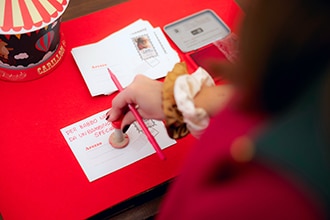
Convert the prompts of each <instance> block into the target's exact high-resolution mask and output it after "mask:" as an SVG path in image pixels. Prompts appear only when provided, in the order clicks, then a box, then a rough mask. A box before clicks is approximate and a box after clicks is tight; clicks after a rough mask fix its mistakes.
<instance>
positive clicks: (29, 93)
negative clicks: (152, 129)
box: [0, 0, 241, 220]
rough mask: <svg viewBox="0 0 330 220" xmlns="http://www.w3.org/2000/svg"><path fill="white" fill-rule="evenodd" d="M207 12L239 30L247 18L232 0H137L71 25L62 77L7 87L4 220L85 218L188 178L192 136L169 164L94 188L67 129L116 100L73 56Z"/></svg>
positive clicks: (134, 169)
mask: <svg viewBox="0 0 330 220" xmlns="http://www.w3.org/2000/svg"><path fill="white" fill-rule="evenodd" d="M204 9H212V10H214V11H215V12H216V13H217V14H218V15H219V16H220V17H221V18H222V19H223V20H224V22H225V23H226V24H227V25H228V26H229V27H230V28H231V29H232V30H233V29H235V27H237V25H238V24H239V19H238V18H240V15H241V11H240V9H239V8H238V6H237V5H236V4H235V3H234V2H233V1H232V0H208V1H203V0H186V1H177V0H166V1H165V0H159V1H148V0H131V1H128V2H125V3H122V4H119V5H117V6H114V7H110V8H107V9H104V10H102V11H99V12H97V13H93V14H90V15H87V16H84V17H81V18H77V19H75V20H71V21H68V22H63V23H62V24H61V25H62V26H61V29H62V32H63V33H64V36H65V40H66V43H67V47H66V55H65V57H64V60H63V61H62V64H61V65H59V66H58V67H57V68H56V70H55V71H54V72H52V73H50V74H49V75H47V76H45V77H43V78H40V79H37V80H34V81H30V82H21V83H12V82H5V81H0V94H1V102H2V107H1V109H0V117H1V122H0V125H1V128H0V129H1V133H0V167H1V169H0V213H1V215H2V217H3V218H4V219H5V220H8V219H84V218H87V217H89V216H92V215H94V214H96V213H98V212H100V211H102V210H105V209H107V208H109V207H111V206H113V205H116V204H118V203H120V202H123V201H125V200H127V199H129V198H131V197H133V196H135V195H137V194H139V193H142V192H144V191H146V190H148V189H150V188H153V187H155V186H157V185H159V184H161V183H163V182H164V181H167V180H169V179H171V178H173V177H175V176H176V175H177V174H178V173H179V172H180V167H181V165H182V163H183V162H184V159H185V157H186V156H187V154H188V153H189V150H190V148H191V147H192V146H193V144H194V142H195V139H194V138H192V137H191V136H188V137H186V138H184V139H182V140H179V141H178V143H177V144H176V145H174V146H172V147H170V148H167V149H166V150H164V153H165V155H166V157H167V160H166V161H162V160H160V159H159V158H158V156H157V155H156V154H153V155H151V156H149V157H147V158H145V159H142V160H140V161H138V162H136V163H134V164H132V165H130V166H127V167H125V168H123V169H120V170H118V171H116V172H114V173H112V174H109V175H106V176H105V177H102V178H100V179H98V180H96V181H94V182H89V181H88V179H87V178H86V176H85V174H84V172H83V170H82V168H81V167H80V165H79V164H78V162H77V160H76V158H75V156H74V155H73V153H72V151H71V149H70V147H69V146H68V144H67V143H66V141H65V140H64V138H63V136H62V134H61V132H60V129H61V128H63V127H65V126H67V125H70V124H72V123H74V122H77V121H79V120H82V119H84V118H86V117H88V116H91V115H93V114H95V113H98V112H100V111H102V110H105V109H108V108H110V107H111V99H112V98H113V95H111V96H99V97H94V98H93V97H91V95H90V94H89V91H88V89H87V87H86V85H85V82H84V80H83V78H82V76H81V75H80V72H79V70H78V68H77V66H76V64H75V62H74V60H73V57H72V56H71V53H70V51H71V49H72V48H73V47H76V46H80V45H84V44H89V43H92V42H96V41H98V40H101V39H102V38H104V37H106V36H107V35H109V34H111V33H113V32H114V31H117V30H119V29H121V28H123V27H125V26H126V25H128V24H130V23H132V22H134V21H135V20H137V19H139V18H142V19H145V20H149V21H150V22H151V24H152V25H153V26H154V27H156V26H159V27H164V25H166V24H168V23H170V22H173V21H175V20H177V19H179V18H182V17H185V16H188V15H190V14H193V13H196V12H198V11H200V10H204ZM172 45H173V44H172ZM173 47H174V48H175V49H176V50H177V51H178V52H179V49H177V48H176V47H175V46H174V45H173ZM109 53H111V51H109ZM181 55H182V54H181Z"/></svg>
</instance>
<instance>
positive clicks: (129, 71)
mask: <svg viewBox="0 0 330 220" xmlns="http://www.w3.org/2000/svg"><path fill="white" fill-rule="evenodd" d="M138 39H145V42H147V43H148V44H145V45H146V47H145V48H142V47H139V45H141V44H138V42H139V41H138ZM71 53H72V55H73V57H74V59H75V61H76V63H77V65H78V67H79V70H80V72H81V74H82V76H83V78H84V80H85V82H86V84H87V87H88V89H89V91H90V93H91V95H92V96H97V95H108V94H110V93H113V92H115V91H117V88H116V86H115V85H114V83H113V82H112V80H111V78H110V76H109V73H108V71H107V68H110V69H111V71H112V72H113V73H114V74H115V75H116V76H117V78H118V80H119V81H120V83H121V84H122V86H123V87H126V86H127V85H128V84H130V83H131V82H132V81H133V79H134V77H135V75H137V74H143V75H146V76H148V77H150V78H152V79H158V78H161V77H164V76H166V75H167V73H168V71H171V70H172V69H173V67H174V65H175V63H177V62H179V61H180V58H179V55H178V54H177V52H176V51H175V50H174V49H172V48H171V46H170V45H169V43H168V41H167V39H166V37H165V35H164V34H163V32H162V30H161V29H160V28H159V27H157V28H153V27H152V26H151V24H150V23H149V22H148V21H144V20H141V19H139V20H137V21H136V22H134V23H132V24H130V25H128V26H126V27H125V28H123V29H122V30H120V31H118V32H115V33H113V34H112V35H109V36H108V37H106V38H104V39H103V40H101V41H99V42H97V43H94V44H89V45H84V46H80V47H76V48H73V49H72V51H71Z"/></svg>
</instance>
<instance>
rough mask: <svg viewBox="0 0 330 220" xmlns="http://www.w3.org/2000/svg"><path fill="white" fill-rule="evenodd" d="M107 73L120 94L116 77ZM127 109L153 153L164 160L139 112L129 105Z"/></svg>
mask: <svg viewBox="0 0 330 220" xmlns="http://www.w3.org/2000/svg"><path fill="white" fill-rule="evenodd" d="M108 72H109V74H110V77H111V79H112V81H113V83H114V84H115V85H116V87H117V89H118V90H119V92H121V91H122V90H123V87H122V86H121V84H120V82H119V81H118V79H117V77H116V76H115V74H114V73H113V72H112V71H111V70H110V69H109V68H108ZM128 107H129V109H130V110H131V112H132V114H133V115H134V117H135V119H136V121H137V122H138V123H139V125H140V126H141V128H142V130H143V131H144V133H145V135H146V136H147V138H148V140H149V142H150V143H151V145H152V146H153V148H154V149H155V151H156V153H157V154H158V156H159V158H160V159H161V160H165V155H164V154H163V152H162V150H161V148H160V147H159V145H158V143H157V141H156V140H155V138H154V136H153V135H152V134H151V133H150V131H149V129H148V127H147V126H146V124H145V123H144V122H143V119H142V117H141V115H140V114H139V112H138V111H137V110H136V108H134V106H132V105H131V104H128Z"/></svg>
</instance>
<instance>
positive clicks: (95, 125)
mask: <svg viewBox="0 0 330 220" xmlns="http://www.w3.org/2000/svg"><path fill="white" fill-rule="evenodd" d="M107 111H108V110H105V111H102V112H99V113H97V114H95V115H92V116H90V117H88V118H85V119H83V120H81V121H78V122H76V123H74V124H71V125H69V126H66V127H64V128H62V129H61V133H62V135H63V136H64V138H65V140H66V141H67V143H68V145H69V147H70V148H71V150H72V152H73V154H74V155H75V157H76V159H77V160H78V162H79V164H80V166H81V168H82V169H83V171H84V173H85V175H86V176H87V178H88V180H89V181H90V182H91V181H94V180H96V179H98V178H101V177H103V176H105V175H107V174H110V173H112V172H114V171H116V170H119V169H121V168H123V167H125V166H128V165H130V164H132V163H134V162H136V161H138V160H140V159H142V158H145V157H147V156H149V155H151V154H153V153H155V150H154V149H153V147H152V145H151V144H150V143H149V141H148V139H147V137H146V136H145V134H144V133H143V131H142V129H141V128H140V126H139V125H138V123H136V122H134V123H133V124H132V125H131V126H130V128H129V129H128V131H127V132H126V133H127V134H128V136H129V144H128V145H127V146H126V147H125V148H123V149H115V148H113V147H112V146H111V145H110V144H109V142H108V139H109V136H110V134H111V133H112V132H113V131H114V128H113V127H112V125H111V123H110V122H108V121H106V120H105V117H106V112H107ZM145 123H146V125H147V127H148V128H149V130H150V132H151V134H153V136H154V137H155V139H156V141H157V143H158V144H159V146H160V147H161V148H162V149H164V148H166V147H169V146H171V145H173V144H175V143H176V141H175V140H173V139H171V138H170V137H169V136H168V135H167V132H166V128H165V126H164V124H163V122H161V121H157V120H146V121H145Z"/></svg>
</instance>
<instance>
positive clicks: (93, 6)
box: [62, 0, 128, 21]
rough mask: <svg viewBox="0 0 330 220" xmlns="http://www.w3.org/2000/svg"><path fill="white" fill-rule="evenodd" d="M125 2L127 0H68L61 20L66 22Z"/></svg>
mask: <svg viewBox="0 0 330 220" xmlns="http://www.w3.org/2000/svg"><path fill="white" fill-rule="evenodd" d="M126 1H128V0H93V1H88V0H70V2H69V6H68V8H67V9H66V11H65V12H64V14H63V16H62V19H63V21H68V20H71V19H73V18H77V17H81V16H83V15H86V14H90V13H93V12H95V11H99V10H101V9H104V8H107V7H111V6H113V5H117V4H120V3H123V2H126Z"/></svg>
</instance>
